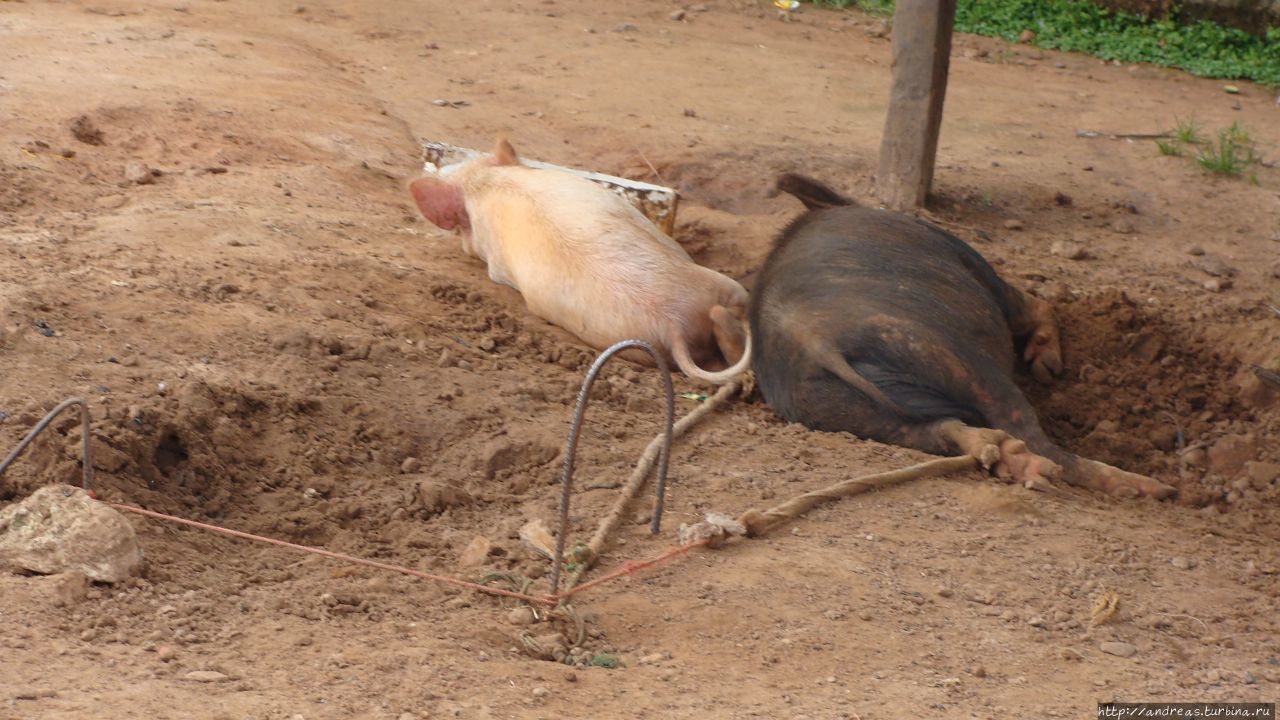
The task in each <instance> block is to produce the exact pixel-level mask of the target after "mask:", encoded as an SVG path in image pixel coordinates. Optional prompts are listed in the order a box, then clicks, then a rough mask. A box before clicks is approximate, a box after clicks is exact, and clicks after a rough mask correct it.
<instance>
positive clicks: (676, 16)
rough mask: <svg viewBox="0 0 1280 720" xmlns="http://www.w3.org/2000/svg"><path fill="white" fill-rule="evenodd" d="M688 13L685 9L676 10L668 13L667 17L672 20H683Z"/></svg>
mask: <svg viewBox="0 0 1280 720" xmlns="http://www.w3.org/2000/svg"><path fill="white" fill-rule="evenodd" d="M686 14H687V13H686V12H685V11H684V10H676V11H675V12H673V13H671V14H670V15H668V16H667V19H668V20H672V21H674V22H680V21H681V20H684V17H685V15H686Z"/></svg>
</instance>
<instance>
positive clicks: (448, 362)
mask: <svg viewBox="0 0 1280 720" xmlns="http://www.w3.org/2000/svg"><path fill="white" fill-rule="evenodd" d="M437 364H438V365H439V366H440V367H442V368H447V367H453V366H454V365H457V364H458V360H457V358H455V357H454V356H453V353H452V352H450V350H449V348H445V349H443V350H441V351H440V360H439V361H438V362H437Z"/></svg>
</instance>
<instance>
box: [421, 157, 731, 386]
mask: <svg viewBox="0 0 1280 720" xmlns="http://www.w3.org/2000/svg"><path fill="white" fill-rule="evenodd" d="M409 191H410V193H411V194H412V195H413V199H414V201H415V202H416V203H417V205H418V210H420V211H421V212H422V215H423V216H424V217H425V218H426V219H427V220H430V221H431V222H432V223H433V224H435V225H436V226H437V227H439V228H441V229H443V230H454V229H458V230H460V231H461V234H462V248H463V250H465V251H466V252H467V253H469V254H471V255H474V256H476V257H478V258H480V259H481V260H484V261H485V262H487V263H488V265H489V279H491V280H493V281H494V282H498V283H502V284H503V285H510V286H511V287H513V288H515V289H516V290H518V291H519V292H520V293H521V294H522V295H523V296H524V300H525V304H526V305H527V306H528V308H529V312H531V313H533V314H534V315H537V316H538V317H541V318H543V319H544V320H547V321H548V322H551V323H553V324H555V325H558V326H560V327H562V328H564V329H565V330H568V331H569V332H571V333H573V334H574V335H577V336H578V337H579V338H581V339H582V340H583V341H584V342H586V343H587V344H588V345H591V346H592V347H594V348H596V349H604V348H606V347H608V346H610V345H612V344H614V343H616V342H618V341H620V340H644V341H646V342H648V343H649V344H651V345H653V347H654V348H655V349H657V350H658V351H659V352H662V353H664V354H665V355H666V359H667V360H668V361H671V360H674V361H675V365H676V366H678V367H679V368H680V369H681V370H682V371H684V373H685V374H686V375H688V376H690V377H692V378H696V379H699V380H703V381H705V382H709V383H725V382H728V381H730V380H732V379H733V378H734V377H736V376H738V375H739V374H741V373H742V372H743V371H745V370H746V369H747V367H748V366H749V365H750V363H751V337H750V333H749V331H748V330H747V326H746V324H745V322H743V318H744V317H745V311H746V305H747V301H748V296H747V291H746V290H745V289H744V288H743V287H742V286H741V285H739V284H738V283H737V282H736V281H734V280H732V279H730V278H728V277H726V276H724V275H721V274H720V273H718V272H716V271H714V270H711V269H710V268H705V267H702V266H701V265H698V264H697V263H695V262H694V261H693V259H692V258H690V257H689V254H688V253H686V252H685V251H684V248H682V247H680V246H679V245H678V244H676V242H675V241H674V240H672V239H671V238H669V237H667V236H666V235H665V234H663V232H662V231H661V230H659V229H658V228H657V227H656V226H654V224H653V223H652V222H650V221H649V220H648V219H647V218H646V217H645V216H644V215H642V214H641V213H640V211H639V210H637V209H636V208H634V207H633V206H632V205H631V204H630V203H629V202H627V201H626V200H625V199H624V198H622V197H619V196H618V195H615V194H614V193H611V192H609V191H608V190H606V189H605V188H603V187H600V186H599V185H596V184H595V183H593V182H591V181H590V180H586V179H584V178H581V177H578V176H576V175H572V174H570V173H566V172H560V171H557V170H551V169H542V168H531V167H526V166H524V165H522V164H521V163H520V160H519V158H517V157H516V153H515V150H514V149H513V148H512V147H511V144H510V143H508V142H507V141H506V140H499V141H498V145H497V149H496V150H495V151H494V153H493V155H492V156H485V157H481V158H476V159H474V160H469V161H467V162H465V163H461V164H458V165H452V166H448V167H445V168H444V169H443V170H442V171H441V172H440V174H439V175H427V176H424V177H421V178H419V179H417V180H414V181H413V182H412V183H411V184H410V185H409ZM627 357H629V358H631V359H633V360H643V359H647V358H648V356H647V355H644V356H643V358H642V357H641V356H639V355H638V354H628V355H627ZM735 361H736V362H735ZM649 362H652V361H649ZM704 368H710V369H709V370H708V369H704Z"/></svg>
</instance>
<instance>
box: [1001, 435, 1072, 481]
mask: <svg viewBox="0 0 1280 720" xmlns="http://www.w3.org/2000/svg"><path fill="white" fill-rule="evenodd" d="M995 470H996V475H997V476H998V477H1000V478H1003V479H1005V480H1008V481H1011V482H1016V483H1020V484H1021V485H1022V486H1023V487H1027V488H1030V489H1032V490H1043V491H1046V492H1048V491H1051V490H1053V489H1054V486H1053V481H1054V480H1057V479H1058V478H1060V477H1062V467H1061V466H1060V465H1058V464H1057V463H1055V462H1054V461H1052V460H1050V459H1049V458H1047V457H1044V456H1043V455H1036V454H1035V453H1033V452H1030V451H1029V450H1027V444H1026V443H1024V442H1022V441H1021V440H1019V439H1017V438H1006V439H1005V440H1004V441H1003V442H1002V443H1000V462H999V463H998V464H997V465H996V468H995Z"/></svg>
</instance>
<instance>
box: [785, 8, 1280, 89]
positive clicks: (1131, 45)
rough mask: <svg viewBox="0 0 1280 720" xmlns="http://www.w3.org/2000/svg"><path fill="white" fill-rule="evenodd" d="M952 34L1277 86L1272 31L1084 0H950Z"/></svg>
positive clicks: (1279, 43) (1277, 32)
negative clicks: (1144, 13) (1030, 41)
mask: <svg viewBox="0 0 1280 720" xmlns="http://www.w3.org/2000/svg"><path fill="white" fill-rule="evenodd" d="M810 2H814V3H816V4H820V5H827V6H830V7H850V6H854V7H859V8H863V9H864V10H866V11H867V12H873V13H876V14H888V13H889V12H892V5H893V3H892V0H810ZM865 6H871V7H865ZM873 8H874V9H873ZM1175 12H1176V11H1175ZM956 30H958V31H960V32H968V33H975V34H978V35H988V36H991V37H999V38H1004V39H1005V40H1009V41H1011V42H1013V41H1017V39H1018V36H1019V35H1021V34H1022V32H1023V31H1024V30H1031V31H1034V32H1035V34H1036V37H1035V40H1034V44H1036V45H1038V46H1040V47H1044V48H1050V49H1054V50H1065V51H1069V52H1081V53H1086V54H1089V55H1093V56H1095V57H1099V58H1102V59H1104V60H1119V61H1121V62H1145V63H1151V64H1153V65H1161V66H1164V67H1173V68H1179V69H1182V70H1186V71H1187V72H1189V73H1191V74H1193V75H1199V76H1201V77H1213V78H1231V79H1235V78H1239V79H1245V80H1253V81H1255V82H1259V83H1262V84H1265V85H1272V86H1277V85H1280V28H1271V29H1269V30H1268V31H1267V34H1266V37H1258V36H1256V35H1251V34H1249V33H1247V32H1245V31H1243V30H1237V29H1235V28H1227V27H1223V26H1221V25H1217V24H1215V23H1211V22H1204V21H1201V22H1196V23H1194V24H1190V25H1183V24H1180V23H1178V22H1176V18H1175V17H1170V18H1166V19H1163V20H1146V19H1144V18H1141V17H1138V16H1136V15H1129V14H1126V13H1114V12H1111V11H1109V10H1105V9H1103V8H1100V7H1098V6H1096V5H1093V4H1091V3H1089V2H1087V1H1086V0H958V6H957V8H956Z"/></svg>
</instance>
